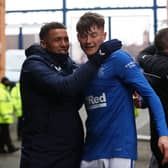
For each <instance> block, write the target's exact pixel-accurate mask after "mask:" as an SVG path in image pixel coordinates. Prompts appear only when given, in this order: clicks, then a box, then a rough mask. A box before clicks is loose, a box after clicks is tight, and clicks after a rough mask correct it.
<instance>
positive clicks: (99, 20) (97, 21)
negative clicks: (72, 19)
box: [76, 12, 105, 34]
mask: <svg viewBox="0 0 168 168" xmlns="http://www.w3.org/2000/svg"><path fill="white" fill-rule="evenodd" d="M104 23H105V21H104V17H103V16H102V15H100V14H98V13H93V12H86V13H85V14H84V15H82V16H81V17H80V19H79V21H78V23H77V25H76V30H77V32H78V33H79V34H83V33H88V32H89V31H90V29H91V27H93V26H97V27H98V28H103V29H104Z"/></svg>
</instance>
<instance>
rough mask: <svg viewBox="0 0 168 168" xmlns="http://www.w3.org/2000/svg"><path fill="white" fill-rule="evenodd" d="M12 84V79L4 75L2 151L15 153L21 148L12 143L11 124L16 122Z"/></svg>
mask: <svg viewBox="0 0 168 168" xmlns="http://www.w3.org/2000/svg"><path fill="white" fill-rule="evenodd" d="M10 86H11V81H10V80H9V79H8V78H6V77H3V78H2V79H1V83H0V153H13V152H16V151H17V150H19V148H16V147H15V146H14V144H13V143H12V138H11V135H10V127H9V126H10V125H11V124H13V123H14V115H13V104H12V100H11V96H10V91H9V88H10Z"/></svg>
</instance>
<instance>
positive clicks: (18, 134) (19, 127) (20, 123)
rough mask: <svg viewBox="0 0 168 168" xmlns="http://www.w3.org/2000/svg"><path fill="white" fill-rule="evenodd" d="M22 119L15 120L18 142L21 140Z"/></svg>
mask: <svg viewBox="0 0 168 168" xmlns="http://www.w3.org/2000/svg"><path fill="white" fill-rule="evenodd" d="M22 119H23V117H18V119H17V138H18V140H20V139H22V125H23V124H22V123H23V121H22Z"/></svg>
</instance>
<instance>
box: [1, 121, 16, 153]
mask: <svg viewBox="0 0 168 168" xmlns="http://www.w3.org/2000/svg"><path fill="white" fill-rule="evenodd" d="M5 146H6V147H7V149H8V151H10V150H12V149H13V148H14V147H13V144H12V140H11V136H10V130H9V124H0V150H4V149H5Z"/></svg>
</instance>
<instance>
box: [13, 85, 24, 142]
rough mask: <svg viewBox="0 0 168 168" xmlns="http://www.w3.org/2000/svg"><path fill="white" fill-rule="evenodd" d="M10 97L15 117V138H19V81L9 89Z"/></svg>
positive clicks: (20, 120)
mask: <svg viewBox="0 0 168 168" xmlns="http://www.w3.org/2000/svg"><path fill="white" fill-rule="evenodd" d="M11 98H12V102H13V107H14V112H15V114H16V117H17V138H18V140H21V129H22V103H21V96H20V83H19V82H17V83H16V85H15V86H14V87H13V88H12V90H11Z"/></svg>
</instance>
